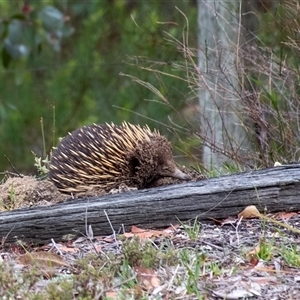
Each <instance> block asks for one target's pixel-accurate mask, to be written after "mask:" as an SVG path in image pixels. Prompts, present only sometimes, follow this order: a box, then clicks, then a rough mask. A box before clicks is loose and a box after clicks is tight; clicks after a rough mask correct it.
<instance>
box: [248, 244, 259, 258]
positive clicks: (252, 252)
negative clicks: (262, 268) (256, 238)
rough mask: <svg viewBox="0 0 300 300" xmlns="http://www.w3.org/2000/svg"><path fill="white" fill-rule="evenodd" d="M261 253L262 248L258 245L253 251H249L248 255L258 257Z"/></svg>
mask: <svg viewBox="0 0 300 300" xmlns="http://www.w3.org/2000/svg"><path fill="white" fill-rule="evenodd" d="M259 251H260V247H259V246H258V245H257V246H256V247H255V248H254V249H253V250H251V251H249V252H248V253H247V255H248V256H253V255H256V254H257V253H259Z"/></svg>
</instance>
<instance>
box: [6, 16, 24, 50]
mask: <svg viewBox="0 0 300 300" xmlns="http://www.w3.org/2000/svg"><path fill="white" fill-rule="evenodd" d="M22 36H23V22H21V21H19V20H12V21H11V22H9V24H8V34H7V38H8V39H9V40H10V42H11V44H13V45H16V44H19V43H20V42H21V39H22Z"/></svg>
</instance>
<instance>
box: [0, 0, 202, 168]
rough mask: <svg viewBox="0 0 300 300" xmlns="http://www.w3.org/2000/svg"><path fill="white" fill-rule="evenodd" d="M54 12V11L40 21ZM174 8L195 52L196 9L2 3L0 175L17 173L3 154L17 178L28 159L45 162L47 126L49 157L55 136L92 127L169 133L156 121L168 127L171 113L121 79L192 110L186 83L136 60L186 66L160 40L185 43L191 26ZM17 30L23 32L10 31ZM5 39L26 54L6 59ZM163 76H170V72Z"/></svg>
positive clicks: (181, 4)
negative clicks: (143, 127) (127, 125)
mask: <svg viewBox="0 0 300 300" xmlns="http://www.w3.org/2000/svg"><path fill="white" fill-rule="evenodd" d="M49 6H51V7H52V9H53V8H55V9H57V10H58V11H51V9H50V11H48V12H46V16H45V15H44V16H43V15H42V14H43V10H45V8H48V9H49ZM175 6H177V7H178V8H179V9H180V10H182V11H183V12H185V14H187V15H188V16H189V21H190V34H191V41H192V44H193V46H196V25H197V24H196V3H195V1H138V2H136V1H125V0H124V1H120V0H118V1H80V2H78V1H76V2H75V1H34V2H33V1H32V2H27V3H26V2H25V3H24V2H23V1H14V2H11V1H4V2H3V1H2V2H1V3H0V11H1V16H0V17H1V18H2V19H1V20H2V22H1V25H2V27H0V28H2V39H1V48H0V49H1V53H2V64H1V66H0V77H1V78H0V140H1V145H0V147H1V148H0V153H1V155H0V170H1V171H4V170H12V169H11V167H10V165H9V163H8V161H7V159H6V157H5V156H4V155H3V154H5V155H7V157H8V158H9V159H10V161H11V162H12V163H13V165H14V166H15V167H16V169H17V170H18V171H19V172H24V173H28V172H34V169H33V168H34V167H33V161H34V158H33V155H32V154H31V151H34V152H35V153H37V155H38V156H42V155H43V149H42V148H43V139H42V133H41V125H40V120H41V118H42V119H43V126H44V131H45V139H46V147H47V148H46V152H47V153H48V152H49V151H50V149H51V147H52V146H53V145H56V144H57V142H58V137H60V136H64V135H65V134H66V133H67V132H68V131H72V130H74V129H76V128H78V127H79V126H82V125H85V124H90V123H92V122H97V123H103V122H111V121H112V122H115V123H121V122H122V121H123V120H126V121H131V122H134V123H140V124H144V123H148V124H149V125H150V126H151V127H154V126H155V127H157V128H159V129H161V130H162V132H163V133H164V134H168V131H167V130H166V128H162V126H161V125H160V124H159V123H156V124H154V122H155V121H160V122H162V123H166V122H167V118H168V116H169V117H170V118H172V117H173V114H174V111H173V110H172V109H171V107H170V106H168V105H166V104H165V103H161V102H160V101H158V100H159V99H158V98H157V97H156V96H155V95H154V94H153V93H152V92H150V91H149V90H148V89H146V88H145V87H142V86H141V85H139V84H136V83H134V82H132V80H131V79H130V78H128V77H126V76H120V73H123V74H132V75H134V76H135V77H137V78H139V79H141V80H143V81H146V82H149V83H151V84H153V85H154V86H155V87H156V88H157V89H158V90H159V91H160V92H161V93H162V94H163V95H165V96H166V97H167V98H168V99H169V100H170V101H171V103H172V105H174V106H176V108H177V109H181V108H182V107H184V106H185V105H186V98H187V97H188V87H187V86H186V84H185V83H184V82H180V81H178V80H175V79H172V78H167V79H166V80H162V79H161V78H160V77H159V76H157V75H154V74H152V73H149V72H144V71H142V70H140V69H139V68H138V67H137V65H138V60H137V59H132V57H134V56H139V57H140V59H142V58H143V57H148V58H153V60H155V61H157V62H159V61H160V62H169V61H176V60H180V59H181V53H180V52H179V51H177V49H176V47H174V46H173V45H171V44H170V43H168V42H167V41H166V40H165V37H166V35H165V33H164V31H166V32H168V33H169V34H171V35H172V36H174V37H176V38H177V39H179V40H180V39H182V33H183V31H184V28H183V27H184V26H185V20H184V18H183V16H182V14H180V13H179V11H178V10H177V9H176V8H175ZM59 12H61V13H62V17H63V22H62V24H61V23H60V22H61V19H60V18H61V16H60V15H59ZM44 13H45V11H44ZM51 18H52V19H51ZM55 18H56V19H55ZM16 22H17V23H18V22H19V23H20V24H21V26H19V27H18V26H12V24H13V25H15V24H14V23H16ZM57 24H60V25H61V26H60V27H59V28H58V27H57V26H58V25H57ZM11 27H13V28H11ZM15 27H17V28H15ZM59 30H61V32H63V33H67V34H65V35H63V34H62V37H61V36H60V34H59V33H60V32H59ZM11 31H13V32H11ZM0 32H1V31H0ZM9 38H11V39H12V40H13V42H15V45H17V46H20V45H22V46H25V47H26V49H27V50H28V53H26V51H25V53H22V52H21V53H19V55H17V56H15V57H10V56H12V54H14V53H13V52H9V51H7V47H6V44H5V42H6V41H7V39H9ZM8 50H10V49H8ZM7 52H8V53H7ZM153 64H154V63H153ZM163 70H164V71H165V72H172V66H171V64H169V65H168V64H165V65H164V67H163ZM153 100H154V101H153ZM54 130H55V132H53V131H54ZM169 138H170V139H172V137H171V136H170V135H169ZM173 139H174V138H173Z"/></svg>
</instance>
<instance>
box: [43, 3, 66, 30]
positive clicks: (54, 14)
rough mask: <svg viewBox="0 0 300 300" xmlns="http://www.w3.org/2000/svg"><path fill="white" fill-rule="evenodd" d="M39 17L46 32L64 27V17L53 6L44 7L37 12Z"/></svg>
mask: <svg viewBox="0 0 300 300" xmlns="http://www.w3.org/2000/svg"><path fill="white" fill-rule="evenodd" d="M39 17H40V19H41V20H42V24H43V26H44V28H45V29H46V30H47V31H50V32H52V31H56V30H61V29H62V28H63V25H64V15H63V13H62V12H61V11H59V10H58V9H57V8H55V7H53V6H46V7H45V8H43V9H42V10H41V11H40V12H39Z"/></svg>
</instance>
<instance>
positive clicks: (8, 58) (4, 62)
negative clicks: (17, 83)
mask: <svg viewBox="0 0 300 300" xmlns="http://www.w3.org/2000/svg"><path fill="white" fill-rule="evenodd" d="M11 59H12V57H11V56H10V55H9V53H8V52H7V50H6V49H5V47H4V48H3V50H2V65H3V67H4V68H5V69H7V68H8V66H9V64H10V62H11Z"/></svg>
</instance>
